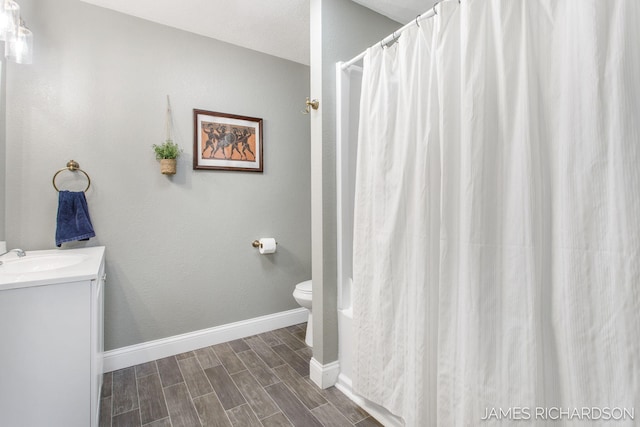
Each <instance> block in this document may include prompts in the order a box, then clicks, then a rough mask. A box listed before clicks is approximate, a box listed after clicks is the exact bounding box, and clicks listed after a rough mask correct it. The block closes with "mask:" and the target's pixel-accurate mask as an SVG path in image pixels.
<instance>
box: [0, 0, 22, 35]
mask: <svg viewBox="0 0 640 427" xmlns="http://www.w3.org/2000/svg"><path fill="white" fill-rule="evenodd" d="M19 26H20V6H19V5H18V3H16V2H15V1H13V0H0V40H3V41H6V40H9V39H10V38H11V36H13V35H14V34H15V33H16V31H17V30H18V27H19Z"/></svg>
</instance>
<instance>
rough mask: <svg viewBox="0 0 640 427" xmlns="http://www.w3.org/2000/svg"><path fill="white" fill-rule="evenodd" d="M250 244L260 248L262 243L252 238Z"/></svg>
mask: <svg viewBox="0 0 640 427" xmlns="http://www.w3.org/2000/svg"><path fill="white" fill-rule="evenodd" d="M277 244H278V242H276V245H277ZM251 246H253V247H254V248H261V247H262V243H260V240H254V241H253V242H251Z"/></svg>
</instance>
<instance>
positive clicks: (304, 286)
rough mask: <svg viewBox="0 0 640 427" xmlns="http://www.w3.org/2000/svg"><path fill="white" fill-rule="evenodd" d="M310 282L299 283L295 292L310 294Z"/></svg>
mask: <svg viewBox="0 0 640 427" xmlns="http://www.w3.org/2000/svg"><path fill="white" fill-rule="evenodd" d="M311 284H312V282H311V280H306V281H304V282H300V283H298V284H297V285H296V291H298V292H299V293H304V294H310V293H311Z"/></svg>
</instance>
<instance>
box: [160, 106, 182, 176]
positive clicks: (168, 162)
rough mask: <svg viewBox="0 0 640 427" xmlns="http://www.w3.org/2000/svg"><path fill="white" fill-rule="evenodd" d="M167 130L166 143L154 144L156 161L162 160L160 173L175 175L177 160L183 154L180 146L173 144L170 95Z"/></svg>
mask: <svg viewBox="0 0 640 427" xmlns="http://www.w3.org/2000/svg"><path fill="white" fill-rule="evenodd" d="M165 128H166V132H167V138H166V139H165V141H164V143H162V144H160V145H157V144H153V151H155V153H156V159H157V160H160V172H162V174H163V175H175V173H176V163H177V162H176V159H177V158H178V156H180V154H181V153H182V150H181V149H180V147H178V144H176V143H174V142H173V137H172V133H173V132H172V129H171V105H170V104H169V95H167V117H166V123H165Z"/></svg>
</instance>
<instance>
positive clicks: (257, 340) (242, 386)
mask: <svg viewBox="0 0 640 427" xmlns="http://www.w3.org/2000/svg"><path fill="white" fill-rule="evenodd" d="M305 329H306V324H304V323H303V324H300V325H295V326H290V327H288V328H283V329H278V330H275V331H271V332H265V333H263V334H259V335H254V336H252V337H248V338H244V339H240V340H236V341H231V342H227V343H223V344H218V345H214V346H211V347H206V348H201V349H199V350H195V351H191V352H188V353H183V354H178V355H176V356H171V357H167V358H164V359H160V360H155V361H153V362H149V363H144V364H142V365H137V366H133V367H130V368H125V369H121V370H118V371H114V372H108V373H106V374H104V385H103V391H102V399H101V402H100V426H101V427H120V426H126V427H134V426H144V427H178V426H184V427H196V426H221V427H222V426H226V427H232V426H259V427H276V426H296V427H297V426H299V427H314V426H327V427H328V426H331V427H334V426H335V427H342V426H344V427H353V426H358V427H369V426H381V425H382V424H380V423H379V422H378V421H376V420H375V419H374V418H373V417H371V416H370V415H369V414H368V413H366V412H365V411H364V410H363V409H362V408H360V407H359V406H358V405H356V404H355V403H353V402H352V401H351V400H350V399H349V398H348V397H346V396H345V395H344V394H342V393H341V392H340V391H338V390H337V389H336V388H335V387H331V388H329V389H327V390H321V389H320V388H319V387H317V386H316V385H315V384H314V383H313V382H311V380H310V379H309V360H310V359H311V356H312V352H311V349H310V348H309V347H307V346H306V345H305V343H304V334H305Z"/></svg>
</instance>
